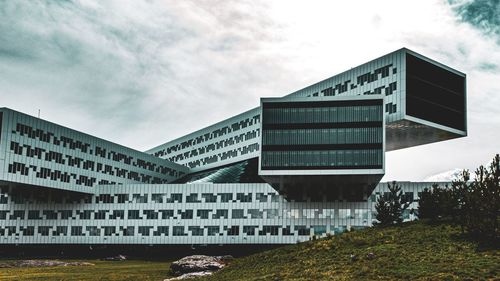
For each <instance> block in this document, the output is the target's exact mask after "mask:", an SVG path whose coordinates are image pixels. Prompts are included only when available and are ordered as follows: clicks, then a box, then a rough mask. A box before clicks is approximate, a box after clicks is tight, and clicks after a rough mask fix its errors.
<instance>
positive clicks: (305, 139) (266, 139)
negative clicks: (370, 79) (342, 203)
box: [259, 95, 385, 200]
mask: <svg viewBox="0 0 500 281" xmlns="http://www.w3.org/2000/svg"><path fill="white" fill-rule="evenodd" d="M383 106H384V99H383V96H381V95H376V96H355V97H314V98H281V99H275V98H271V99H261V109H262V112H261V119H262V120H261V124H262V125H261V132H262V140H261V152H260V155H261V156H260V158H259V159H260V169H259V175H261V176H262V177H263V178H264V179H265V180H266V181H267V182H269V183H270V184H271V185H272V186H273V187H275V188H276V189H277V190H278V191H280V193H282V194H283V195H285V197H287V198H288V199H292V198H293V199H297V200H300V199H302V198H303V197H304V196H306V197H309V196H307V195H308V194H316V195H318V194H322V195H324V196H328V198H330V199H331V200H334V199H337V200H338V199H344V198H349V199H355V200H366V198H367V197H368V196H369V195H370V194H371V192H372V190H373V189H374V188H375V186H376V185H377V184H378V182H379V181H380V179H381V178H382V176H383V175H384V141H385V137H384V130H385V126H384V113H383Z"/></svg>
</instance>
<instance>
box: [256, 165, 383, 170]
mask: <svg viewBox="0 0 500 281" xmlns="http://www.w3.org/2000/svg"><path fill="white" fill-rule="evenodd" d="M261 169H262V170H359V169H382V165H360V166H355V165H349V166H262V168H261Z"/></svg>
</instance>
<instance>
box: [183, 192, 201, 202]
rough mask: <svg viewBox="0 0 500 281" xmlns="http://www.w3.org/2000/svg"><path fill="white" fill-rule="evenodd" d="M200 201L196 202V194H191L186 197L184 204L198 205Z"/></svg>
mask: <svg viewBox="0 0 500 281" xmlns="http://www.w3.org/2000/svg"><path fill="white" fill-rule="evenodd" d="M200 202H201V201H200V200H198V194H197V193H191V194H189V195H188V196H186V203H200Z"/></svg>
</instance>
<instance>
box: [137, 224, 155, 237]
mask: <svg viewBox="0 0 500 281" xmlns="http://www.w3.org/2000/svg"><path fill="white" fill-rule="evenodd" d="M152 228H153V227H152V226H139V228H138V229H137V232H139V234H140V235H142V236H149V234H150V232H151V229H152Z"/></svg>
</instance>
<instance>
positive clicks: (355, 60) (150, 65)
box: [0, 0, 500, 180]
mask: <svg viewBox="0 0 500 281" xmlns="http://www.w3.org/2000/svg"><path fill="white" fill-rule="evenodd" d="M0 19H1V20H0V106H6V107H10V108H12V109H15V110H19V111H22V112H25V113H28V114H31V115H37V112H38V109H40V110H41V117H42V118H43V119H47V120H50V121H52V122H55V123H58V124H62V125H64V126H67V127H70V128H74V129H77V130H80V131H83V132H86V133H89V134H92V135H96V136H99V137H102V138H104V139H108V140H111V141H114V142H117V143H120V144H123V145H126V146H129V147H132V148H135V149H139V150H146V149H149V148H151V147H153V146H156V145H159V144H161V143H164V142H167V141H169V140H172V139H175V138H177V137H180V136H182V135H185V134H187V133H190V132H192V131H194V130H196V129H200V128H203V127H205V126H208V125H211V124H212V123H215V122H217V121H221V120H223V119H226V118H228V117H230V116H232V115H235V114H238V113H241V112H243V111H246V110H248V109H251V108H253V107H256V106H258V104H259V98H260V97H271V96H278V97H279V96H283V95H286V94H288V93H290V92H292V91H295V90H298V89H300V88H303V87H305V86H307V85H309V84H312V83H314V82H317V81H319V80H322V79H324V78H327V77H329V76H333V75H335V74H337V73H339V72H342V71H344V70H347V69H349V68H351V67H354V66H357V65H359V64H361V63H364V62H366V61H368V60H371V59H373V58H376V57H378V56H381V55H384V54H386V53H389V52H392V51H394V50H396V49H399V48H401V47H407V48H409V49H412V50H414V51H416V52H418V53H421V54H423V55H425V56H428V57H430V58H433V59H435V60H438V61H440V62H442V63H444V64H446V65H449V66H451V67H453V68H456V69H458V70H460V71H462V72H465V73H466V74H467V90H468V125H469V136H468V137H467V138H461V139H456V140H451V141H445V142H441V143H435V144H429V145H424V146H419V147H414V148H410V149H404V150H401V151H395V152H390V153H388V154H387V163H386V172H387V173H386V177H385V180H392V179H398V180H422V179H424V178H426V177H428V176H430V175H433V174H436V173H439V172H443V171H447V170H451V169H454V168H469V169H473V168H475V167H477V166H478V165H480V164H483V163H486V162H488V161H489V160H490V159H491V158H492V157H493V155H494V154H495V153H499V152H500V141H499V140H500V113H499V111H500V1H498V0H490V1H401V0H395V1H312V0H309V1H290V0H283V1H270V0H249V1H223V0H220V1H209V0H197V1H175V0H172V1H165V0H163V1H159V0H158V1H154V0H151V1H138V0H130V1H125V0H116V1H100V0H99V1H97V0H96V1H92V0H87V1H35V0H33V1H10V0H0Z"/></svg>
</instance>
